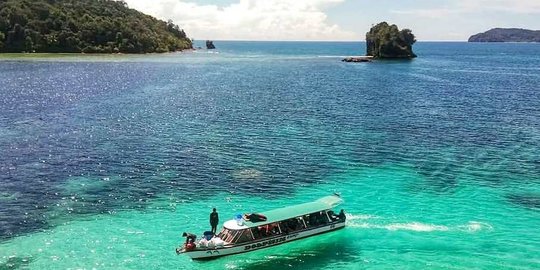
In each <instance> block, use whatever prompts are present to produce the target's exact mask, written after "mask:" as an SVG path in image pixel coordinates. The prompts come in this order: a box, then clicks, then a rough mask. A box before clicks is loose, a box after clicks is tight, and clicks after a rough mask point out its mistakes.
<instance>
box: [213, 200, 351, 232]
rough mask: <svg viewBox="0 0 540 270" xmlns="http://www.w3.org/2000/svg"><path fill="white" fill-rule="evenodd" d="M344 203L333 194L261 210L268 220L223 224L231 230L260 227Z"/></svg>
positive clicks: (233, 221) (232, 221)
mask: <svg viewBox="0 0 540 270" xmlns="http://www.w3.org/2000/svg"><path fill="white" fill-rule="evenodd" d="M341 203H343V200H342V199H341V197H339V196H338V195H331V196H326V197H323V198H320V199H318V200H316V201H314V202H308V203H303V204H298V205H293V206H288V207H283V208H278V209H274V210H270V211H266V212H261V213H258V214H261V215H264V216H266V218H267V219H266V221H259V222H251V221H246V220H244V224H243V225H242V226H238V224H237V222H236V221H235V220H229V221H227V222H225V224H223V226H224V227H225V228H227V229H231V230H241V229H247V228H253V227H258V226H262V225H266V224H270V223H275V222H279V221H282V220H287V219H290V218H294V217H298V216H303V215H307V214H311V213H315V212H320V211H325V210H328V209H331V208H334V207H336V206H338V205H340V204H341Z"/></svg>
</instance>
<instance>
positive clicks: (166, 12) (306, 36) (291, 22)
mask: <svg viewBox="0 0 540 270" xmlns="http://www.w3.org/2000/svg"><path fill="white" fill-rule="evenodd" d="M125 2H126V3H127V4H128V6H129V7H131V8H135V9H137V10H139V11H142V12H144V13H147V14H150V15H152V16H155V17H157V18H160V19H163V20H168V19H171V20H173V21H174V23H176V24H178V25H179V26H180V27H181V28H182V29H184V30H185V31H186V33H187V34H188V36H189V37H191V38H193V39H195V40H206V39H211V40H282V41H293V40H308V41H311V40H312V41H358V40H364V39H365V33H366V32H367V31H369V28H370V27H371V26H372V25H374V24H377V23H379V22H381V21H387V22H389V23H392V24H397V25H398V26H399V27H400V28H409V29H412V31H413V33H414V34H415V35H416V37H417V39H418V40H420V41H464V40H467V39H468V38H469V36H471V35H473V34H476V33H480V32H484V31H487V30H489V29H491V28H495V27H504V28H507V27H513V28H527V29H534V30H540V19H539V18H540V0H214V1H212V0H151V1H150V0H125Z"/></svg>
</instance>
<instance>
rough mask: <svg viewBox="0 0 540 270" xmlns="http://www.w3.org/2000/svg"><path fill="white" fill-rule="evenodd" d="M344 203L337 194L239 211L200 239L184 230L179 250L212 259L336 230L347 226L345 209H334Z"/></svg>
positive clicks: (197, 256) (199, 257)
mask: <svg viewBox="0 0 540 270" xmlns="http://www.w3.org/2000/svg"><path fill="white" fill-rule="evenodd" d="M341 203H343V200H342V199H341V197H340V196H339V195H337V194H334V195H331V196H326V197H323V198H320V199H318V200H316V201H313V202H307V203H303V204H298V205H292V206H288V207H284V208H278V209H274V210H270V211H266V212H262V213H251V214H244V215H240V214H238V215H236V216H235V218H233V219H232V220H229V221H226V222H225V223H224V224H223V229H222V230H221V231H220V232H219V233H218V234H216V235H213V234H212V233H211V232H205V233H204V236H203V237H201V238H200V240H197V237H196V236H195V235H194V234H191V233H184V234H183V236H185V237H186V241H185V243H184V244H183V245H182V246H180V247H178V248H177V249H176V253H177V254H185V255H187V256H189V257H190V258H192V259H194V260H202V259H212V258H217V257H221V256H227V255H233V254H239V253H244V252H251V251H255V250H259V249H263V248H267V247H272V246H277V245H281V244H285V243H288V242H292V241H295V240H299V239H302V238H306V237H310V236H314V235H318V234H322V233H327V232H331V231H335V230H338V229H341V228H344V227H345V219H346V217H345V213H344V211H343V210H341V211H340V212H339V214H336V213H335V212H334V211H332V208H334V207H336V206H338V205H340V204H341Z"/></svg>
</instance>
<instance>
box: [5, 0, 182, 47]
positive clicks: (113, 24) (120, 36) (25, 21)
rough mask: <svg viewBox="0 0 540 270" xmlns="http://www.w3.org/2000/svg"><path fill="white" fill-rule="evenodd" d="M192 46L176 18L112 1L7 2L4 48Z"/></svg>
mask: <svg viewBox="0 0 540 270" xmlns="http://www.w3.org/2000/svg"><path fill="white" fill-rule="evenodd" d="M190 48H192V42H191V40H190V39H189V38H187V36H186V33H185V32H184V31H183V30H182V29H180V27H178V25H175V24H174V23H173V22H172V21H170V20H169V21H168V22H165V21H162V20H158V19H156V18H154V17H152V16H149V15H145V14H143V13H141V12H139V11H137V10H134V9H130V8H128V6H127V5H126V3H125V2H124V1H113V0H2V1H0V52H3V53H6V52H13V53H18V52H40V53H41V52H43V53H60V52H63V53H80V52H84V53H154V52H156V53H163V52H172V51H178V50H184V49H190Z"/></svg>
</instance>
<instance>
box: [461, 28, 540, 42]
mask: <svg viewBox="0 0 540 270" xmlns="http://www.w3.org/2000/svg"><path fill="white" fill-rule="evenodd" d="M469 42H540V31H538V30H537V31H535V30H528V29H521V28H493V29H491V30H488V31H486V32H484V33H480V34H476V35H473V36H471V37H470V38H469Z"/></svg>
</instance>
